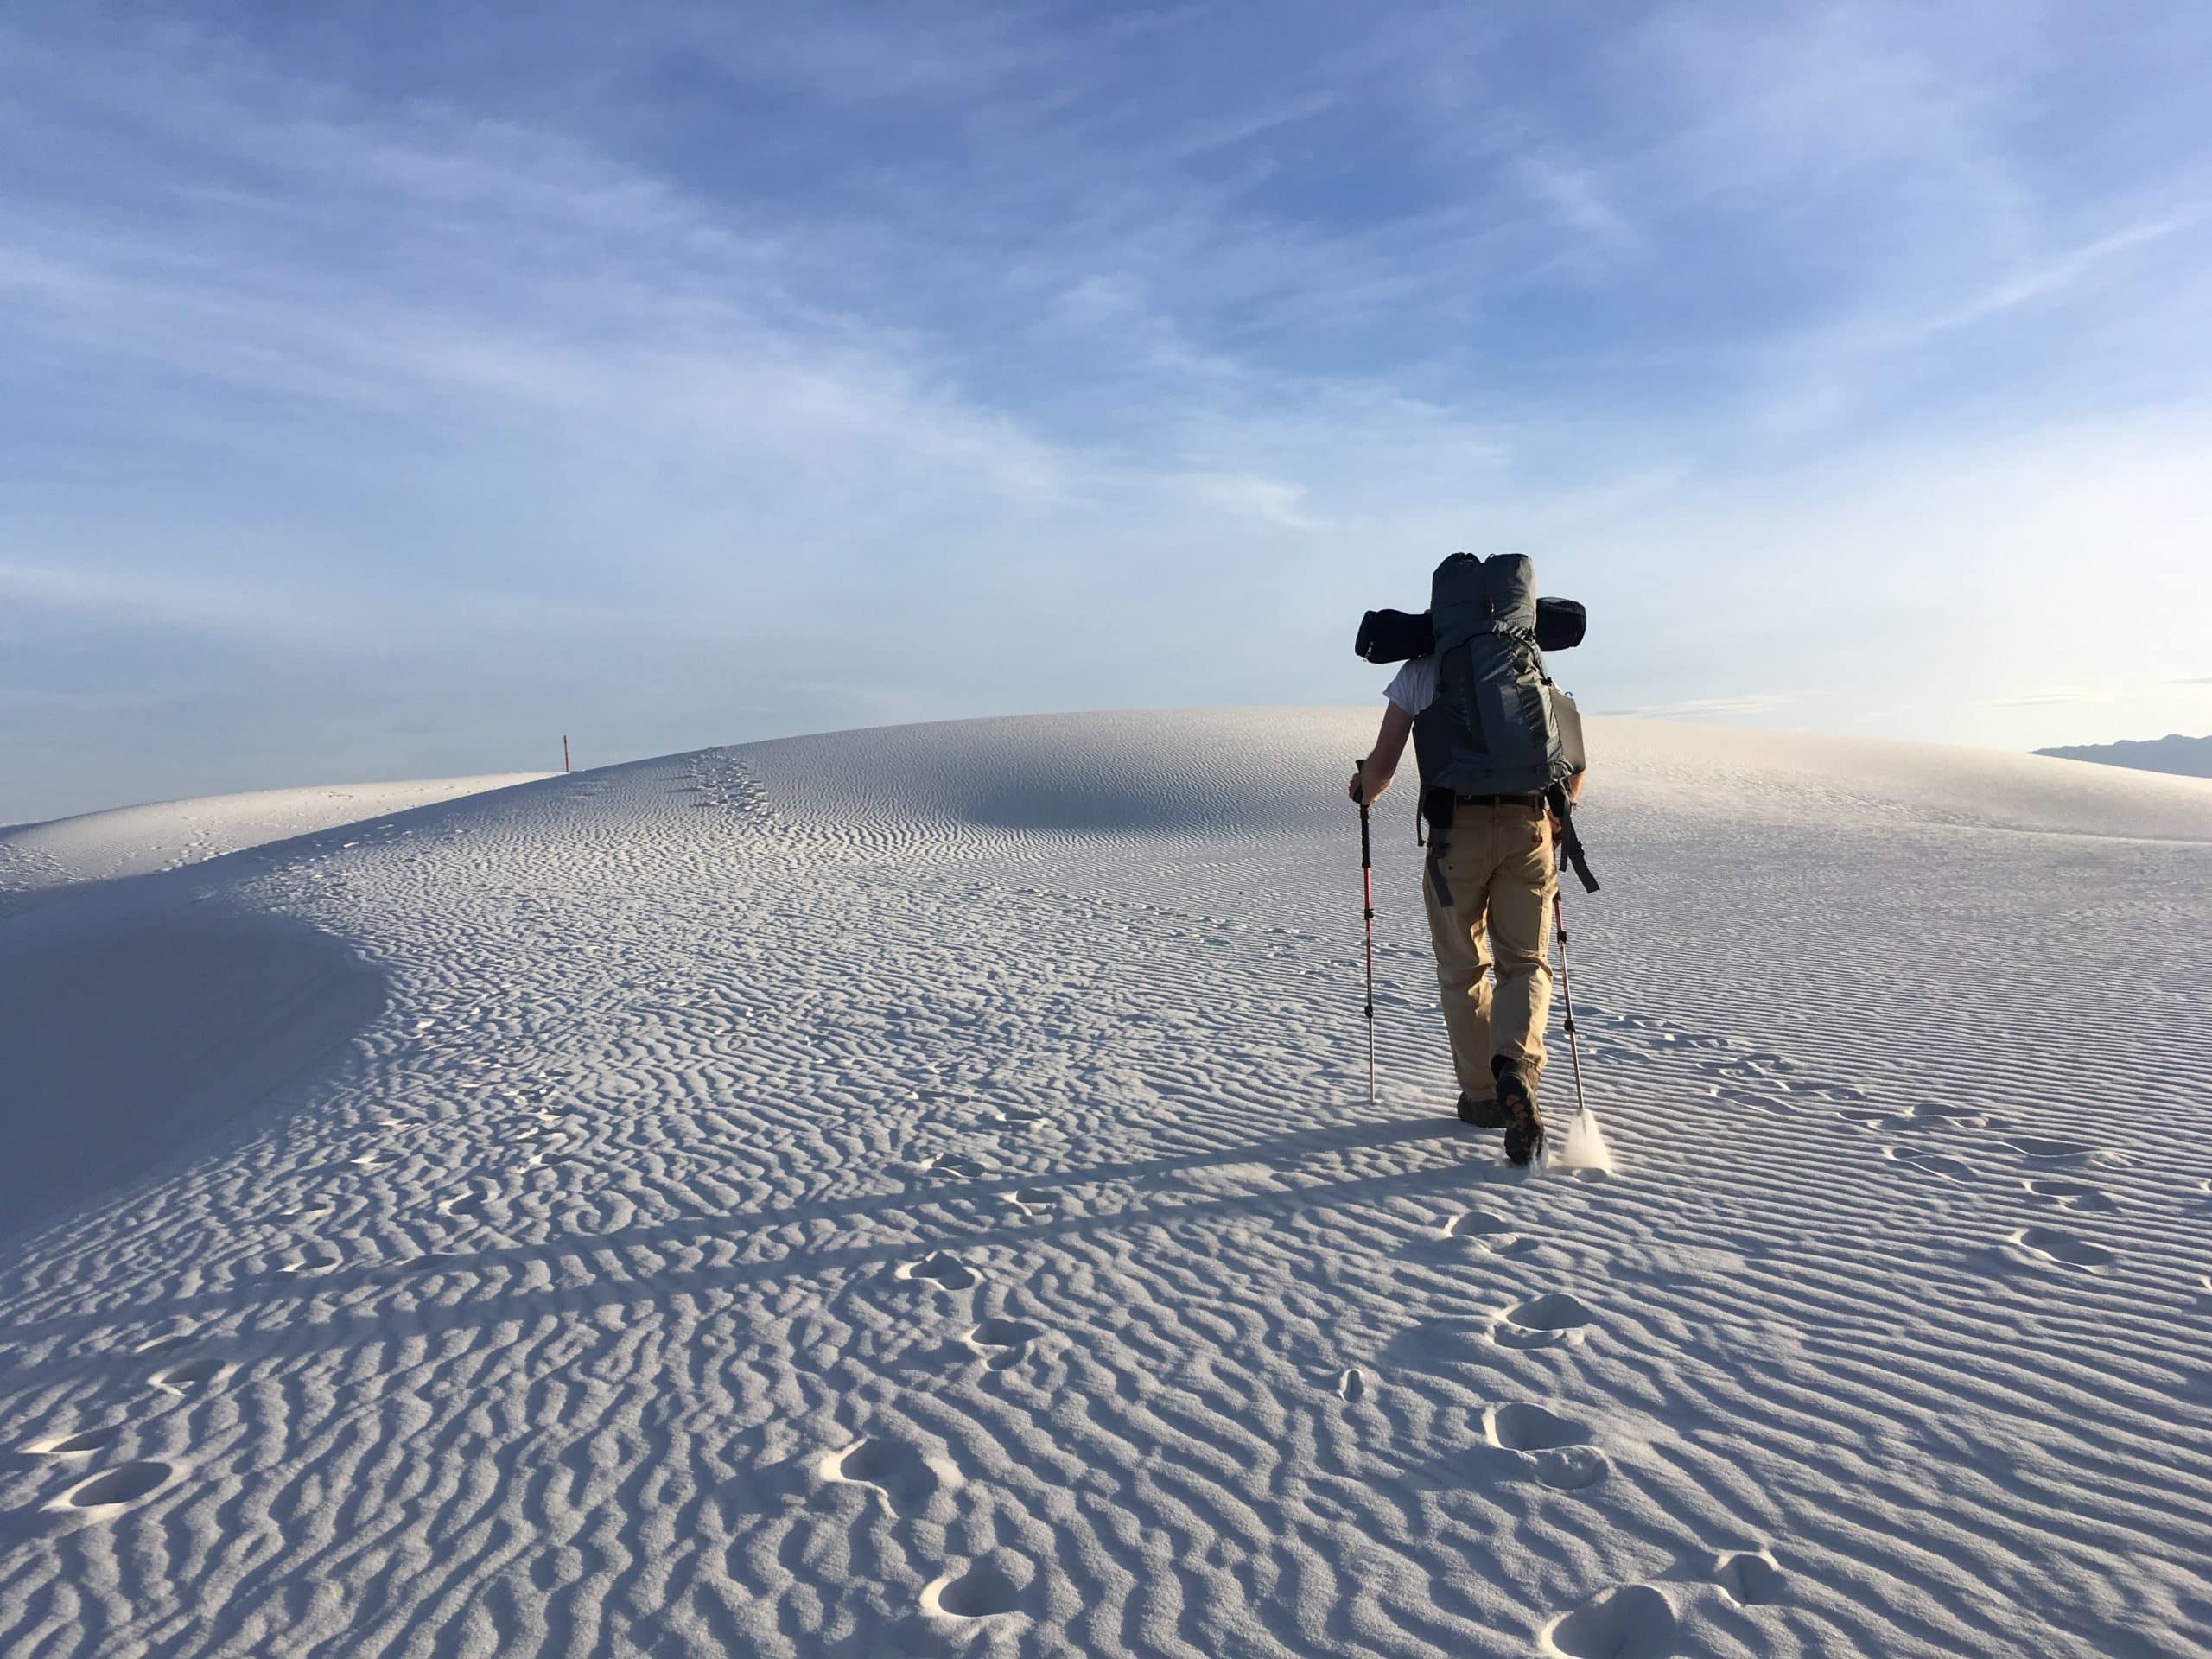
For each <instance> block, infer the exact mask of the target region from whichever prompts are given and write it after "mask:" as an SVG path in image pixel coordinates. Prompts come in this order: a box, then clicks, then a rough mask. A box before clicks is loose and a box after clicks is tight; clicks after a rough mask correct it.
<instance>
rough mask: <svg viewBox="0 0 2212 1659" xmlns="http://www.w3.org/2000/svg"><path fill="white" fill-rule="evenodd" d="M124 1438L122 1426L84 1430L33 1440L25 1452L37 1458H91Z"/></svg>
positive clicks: (114, 1425)
mask: <svg viewBox="0 0 2212 1659" xmlns="http://www.w3.org/2000/svg"><path fill="white" fill-rule="evenodd" d="M122 1438H123V1428H122V1426H121V1425H120V1424H111V1425H109V1426H108V1427H105V1428H82V1429H79V1430H78V1431H77V1432H76V1433H73V1434H56V1435H54V1436H52V1437H51V1438H49V1439H47V1440H33V1441H32V1442H31V1443H30V1444H29V1446H25V1447H24V1448H23V1450H24V1451H25V1452H28V1453H29V1454H30V1455H31V1456H32V1457H35V1458H89V1457H90V1456H92V1453H93V1452H102V1451H105V1450H106V1449H107V1448H108V1447H109V1446H113V1445H114V1444H115V1443H116V1442H117V1441H118V1440H121V1439H122Z"/></svg>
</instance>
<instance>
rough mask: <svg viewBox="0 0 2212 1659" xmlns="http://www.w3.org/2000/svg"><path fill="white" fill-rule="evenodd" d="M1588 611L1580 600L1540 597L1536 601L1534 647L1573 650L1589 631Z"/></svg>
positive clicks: (1551, 649)
mask: <svg viewBox="0 0 2212 1659" xmlns="http://www.w3.org/2000/svg"><path fill="white" fill-rule="evenodd" d="M1589 628H1590V613H1589V612H1587V611H1586V610H1584V609H1583V608H1582V602H1581V601H1580V600H1574V599H1540V600H1538V601H1536V649H1537V650H1539V651H1573V649H1574V648H1575V646H1577V645H1580V644H1581V643H1582V636H1583V635H1584V634H1585V633H1586V632H1588V631H1589Z"/></svg>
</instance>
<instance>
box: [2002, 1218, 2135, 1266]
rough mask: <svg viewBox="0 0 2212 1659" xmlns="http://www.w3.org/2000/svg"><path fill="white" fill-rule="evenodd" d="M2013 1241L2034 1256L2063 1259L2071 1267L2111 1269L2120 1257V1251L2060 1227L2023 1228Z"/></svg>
mask: <svg viewBox="0 0 2212 1659" xmlns="http://www.w3.org/2000/svg"><path fill="white" fill-rule="evenodd" d="M2012 1243H2015V1244H2017V1245H2018V1246H2019V1247H2020V1248H2021V1249H2024V1250H2025V1251H2027V1252H2028V1253H2029V1254H2030V1255H2037V1256H2041V1257H2042V1258H2043V1259H2044V1261H2046V1262H2064V1263H2065V1264H2066V1265H2067V1266H2068V1267H2069V1268H2108V1267H2110V1266H2112V1264H2113V1262H2117V1261H2119V1260H2120V1253H2119V1252H2118V1251H2117V1250H2108V1249H2106V1248H2105V1247H2104V1246H2103V1245H2101V1244H2098V1243H2093V1242H2092V1241H2090V1240H2088V1239H2086V1238H2076V1237H2075V1236H2074V1235H2073V1234H2071V1233H2062V1232H2060V1231H2059V1230H2057V1229H2056V1227H2023V1228H2022V1229H2020V1230H2019V1231H2018V1232H2017V1233H2014V1234H2013V1235H2012Z"/></svg>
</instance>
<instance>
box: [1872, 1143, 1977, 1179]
mask: <svg viewBox="0 0 2212 1659" xmlns="http://www.w3.org/2000/svg"><path fill="white" fill-rule="evenodd" d="M1882 1150H1883V1154H1884V1155H1885V1156H1886V1157H1887V1158H1889V1159H1890V1160H1891V1161H1892V1162H1895V1163H1900V1164H1903V1165H1904V1166H1905V1167H1906V1168H1908V1169H1916V1170H1918V1171H1920V1172H1921V1173H1923V1174H1924V1175H1936V1176H1940V1177H1942V1179H1944V1180H1947V1181H1966V1180H1971V1179H1974V1166H1973V1165H1972V1164H1969V1163H1967V1161H1966V1160H1964V1159H1962V1158H1950V1157H1947V1156H1945V1155H1944V1154H1942V1153H1940V1152H1910V1151H1908V1150H1906V1149H1905V1148H1904V1147H1884V1148H1883V1149H1882Z"/></svg>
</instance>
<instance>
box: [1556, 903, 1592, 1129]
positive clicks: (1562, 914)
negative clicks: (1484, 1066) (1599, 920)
mask: <svg viewBox="0 0 2212 1659" xmlns="http://www.w3.org/2000/svg"><path fill="white" fill-rule="evenodd" d="M1552 915H1553V917H1554V919H1555V920H1556V921H1557V923H1558V925H1559V989H1560V999H1561V1000H1562V1001H1564V1002H1565V1003H1566V1004H1567V1053H1568V1054H1569V1055H1570V1056H1572V1057H1573V1060H1574V1109H1575V1112H1576V1114H1577V1115H1578V1116H1580V1114H1581V1113H1584V1112H1586V1111H1588V1110H1589V1109H1590V1107H1589V1103H1587V1102H1586V1101H1585V1100H1584V1099H1583V1098H1582V1045H1581V1044H1580V1043H1579V1042H1577V1041H1575V1039H1574V982H1573V980H1572V979H1570V978H1569V977H1568V976H1567V906H1565V905H1563V904H1561V903H1560V896H1559V889H1558V887H1553V889H1552Z"/></svg>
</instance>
